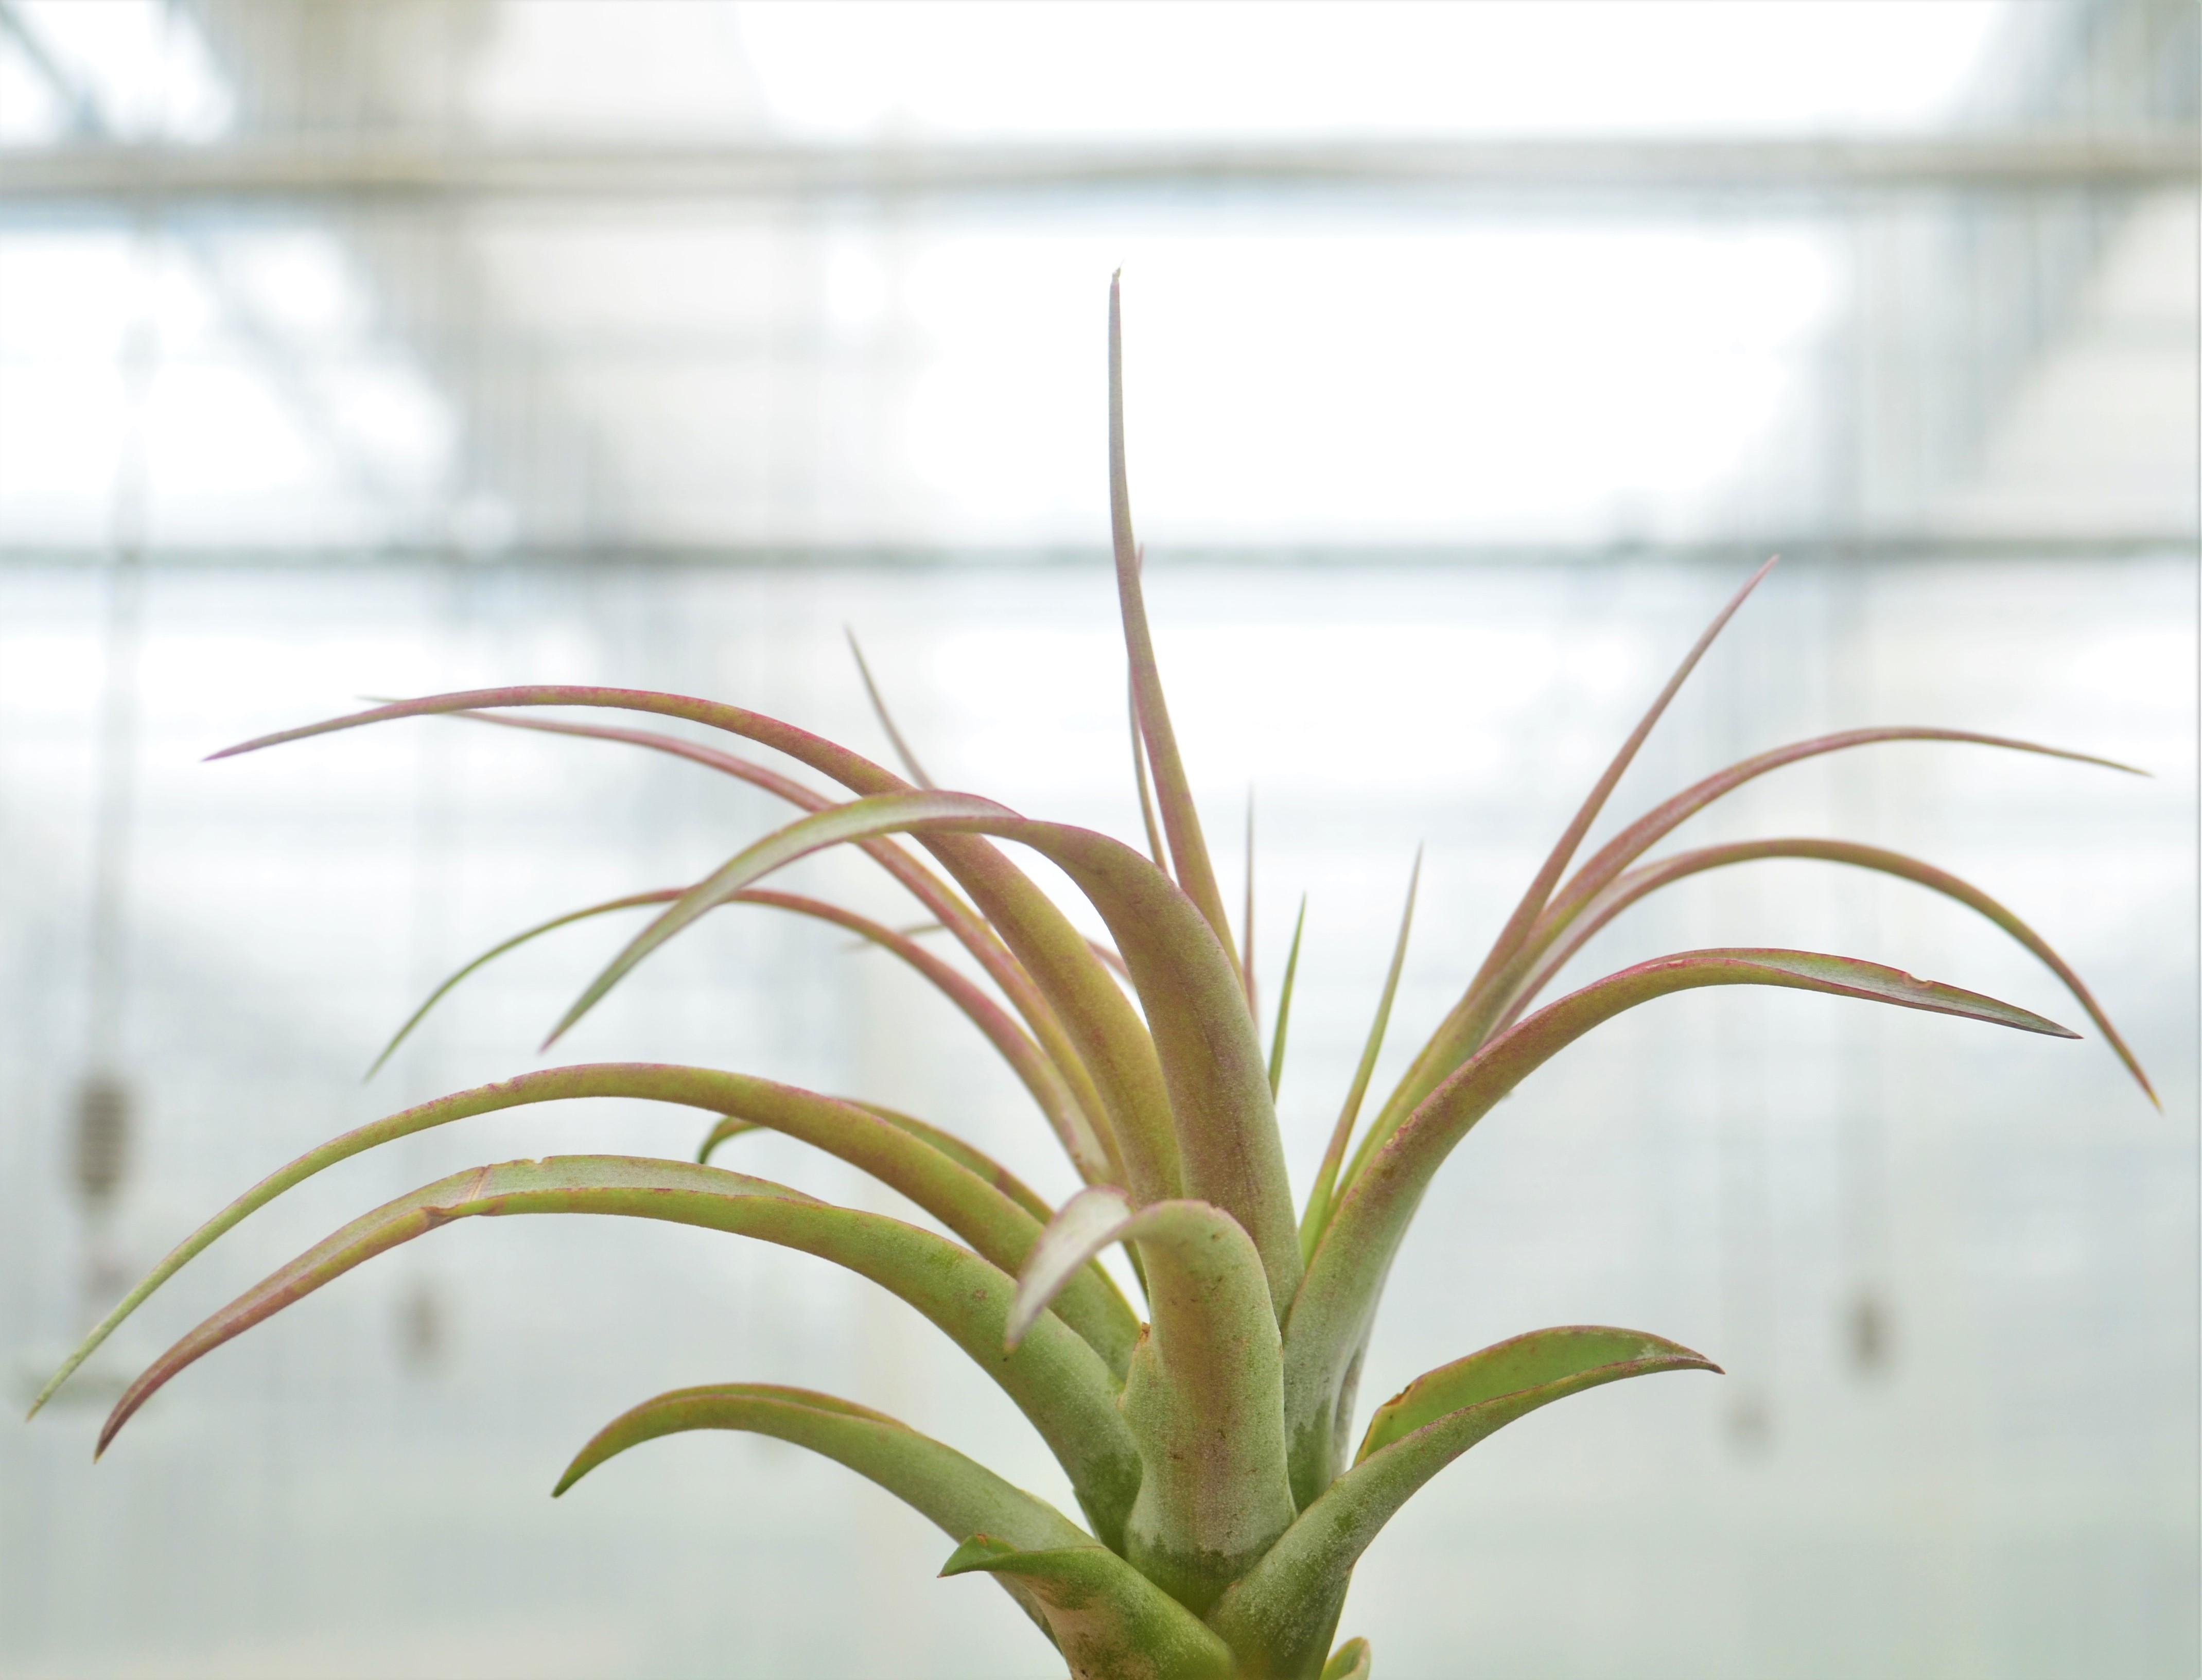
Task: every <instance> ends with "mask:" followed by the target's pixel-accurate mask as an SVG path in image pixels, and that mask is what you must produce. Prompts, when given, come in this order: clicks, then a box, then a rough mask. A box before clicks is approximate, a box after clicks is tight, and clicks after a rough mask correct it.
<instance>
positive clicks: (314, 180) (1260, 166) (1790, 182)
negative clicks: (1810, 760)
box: [0, 127, 2202, 206]
mask: <svg viewBox="0 0 2202 1680" xmlns="http://www.w3.org/2000/svg"><path fill="white" fill-rule="evenodd" d="M2198 181H2202V140H2199V139H2198V135H2197V131H2195V130H2194V129H2193V128H2187V127H2176V128H2151V129H2137V130H2131V131H2127V132H2088V131H2083V130H2076V129H2075V130H2070V131H2048V132H2034V131H2028V132H2016V133H1937V134H1924V135H1916V136H1911V135H1906V136H1874V137H1858V138H1851V139H1827V138H1799V137H1793V136H1783V137H1764V138H1752V137H1746V136H1737V137H1733V138H1719V139H1705V138H1698V139H1674V138H1658V137H1650V138H1644V139H1628V138H1611V139H1580V138H1539V139H1420V140H1416V139H1364V140H1304V141H1262V142H1234V141H1212V142H1211V141H1173V142H1167V143H1165V142H1155V143H1129V142H1110V143H1105V144H1104V143H1064V142H1057V141H1038V140H1035V141H1028V142H1026V141H1020V142H1014V143H1011V142H985V143H979V142H971V143H961V142H957V143H942V142H925V143H917V144H855V145H823V144H784V143H762V142H757V143H726V144H697V145H686V146H662V145H609V144H596V145H579V144H574V145H567V144H528V145H522V144H505V143H468V142H464V141H450V140H446V139H439V138H434V137H424V136H420V135H415V134H409V133H407V134H391V135H386V136H378V135H348V136H343V137H334V138H332V137H323V136H311V135H298V136H281V137H276V136H264V137H256V138H253V139H245V140H238V141H230V142H223V143H220V144H209V145H181V144H121V143H109V142H101V141H85V140H74V141H69V142H67V143H64V144H56V145H51V146H44V147H27V148H23V149H20V150H16V149H11V150H7V151H3V152H0V204H6V205H16V206H35V205H41V204H53V205H62V204H77V205H82V204H85V203H102V202H105V201H110V200H118V199H122V200H137V201H141V202H142V201H144V200H146V199H149V198H150V199H155V200H161V201H167V202H170V203H200V202H212V203H224V202H233V201H240V200H242V201H264V200H275V201H285V200H291V201H316V200H321V201H327V200H342V201H358V200H381V201H390V202H393V203H418V202H423V201H429V202H436V201H447V200H462V201H464V200H491V201H510V200H521V201H525V200H531V199H534V200H545V199H548V200H561V199H562V200H597V201H603V202H605V203H614V204H621V203H638V202H648V201H651V200H686V199H724V200H732V201H742V200H762V201H774V200H805V199H815V198H858V199H861V198H867V197H880V198H911V197H916V198H982V199H983V198H988V197H1032V196H1036V195H1044V196H1051V197H1059V196H1062V195H1065V194H1093V193H1100V194H1117V195H1126V194H1128V195H1134V196H1151V195H1154V194H1158V193H1159V194H1170V193H1182V192H1192V193H1198V194H1212V193H1218V192H1222V193H1257V194H1276V193H1291V192H1302V193H1306V192H1312V193H1316V194H1323V193H1333V194H1341V193H1342V194H1345V195H1348V196H1350V197H1357V198H1358V197H1367V196H1369V195H1370V194H1372V193H1375V194H1380V195H1381V194H1384V193H1405V194H1408V195H1410V196H1427V195H1430V194H1437V195H1440V196H1445V197H1455V196H1458V195H1461V194H1469V195H1473V196H1480V197H1490V196H1496V197H1500V198H1526V199H1533V200H1534V199H1543V198H1547V197H1553V196H1562V197H1571V198H1588V199H1591V200H1593V201H1595V200H1598V199H1599V198H1601V197H1608V198H1610V199H1612V200H1614V201H1615V202H1616V203H1640V201H1641V200H1642V198H1643V197H1646V195H1681V196H1685V197H1712V198H1715V199H1718V198H1722V197H1738V196H1740V197H1746V198H1760V197H1765V196H1767V195H1769V194H1770V195H1774V196H1776V197H1798V196H1803V197H1820V196H1827V195H1832V196H1835V197H1848V196H1852V195H1855V194H1858V193H1887V192H2005V193H2009V192H2020V193H2024V192H2068V191H2078V190H2131V189H2142V188H2150V187H2166V186H2191V185H2193V184H2195V183H2196V182H2198Z"/></svg>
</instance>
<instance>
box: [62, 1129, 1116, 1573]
mask: <svg viewBox="0 0 2202 1680" xmlns="http://www.w3.org/2000/svg"><path fill="white" fill-rule="evenodd" d="M517 1213H588V1214H608V1215H615V1216H622V1217H630V1218H644V1219H658V1220H665V1221H669V1222H671V1223H676V1224H686V1225H698V1226H702V1227H704V1228H706V1229H712V1230H721V1231H727V1232H729V1233H732V1234H733V1235H741V1236H748V1237H754V1238H756V1239H757V1240H759V1241H765V1242H772V1243H777V1244H779V1245H780V1246H781V1247H788V1248H795V1249H800V1250H802V1251H803V1252H804V1253H810V1254H815V1255H817V1256H818V1257H819V1258H820V1259H826V1260H830V1261H832V1262H833V1264H837V1265H840V1266H844V1267H846V1268H847V1269H848V1270H851V1271H855V1272H857V1273H860V1274H861V1275H863V1276H866V1277H868V1278H870V1279H871V1280H872V1281H873V1282H875V1283H878V1284H880V1286H882V1287H883V1288H886V1289H889V1290H891V1291H892V1292H893V1293H894V1294H897V1295H899V1296H900V1297H901V1298H902V1299H903V1300H905V1301H907V1302H909V1303H910V1306H914V1307H916V1309H917V1310H918V1311H919V1312H921V1313H923V1314H924V1315H925V1316H926V1317H927V1318H929V1319H931V1320H932V1321H933V1323H934V1324H935V1325H937V1326H938V1327H939V1329H941V1330H942V1331H944V1332H945V1334H946V1335H948V1337H949V1338H950V1340H951V1341H954V1342H955V1343H956V1344H957V1346H958V1347H961V1348H963V1351H964V1353H967V1354H969V1356H970V1357H971V1358H972V1359H974V1361H975V1362H976V1363H977V1364H978V1365H980V1368H981V1369H982V1370H984V1371H986V1374H987V1375H988V1376H991V1377H992V1378H993V1379H994V1381H995V1382H997V1383H998V1384H999V1385H1000V1386H1001V1388H1003V1390H1004V1392H1005V1393H1006V1394H1009V1396H1010V1399H1011V1400H1014V1401H1016V1404H1017V1406H1018V1409H1019V1410H1021V1411H1022V1412H1024V1414H1025V1416H1026V1417H1027V1418H1029V1419H1031V1421H1032V1423H1033V1427H1034V1428H1035V1429H1038V1430H1039V1434H1040V1435H1041V1437H1042V1439H1044V1440H1045V1441H1047V1443H1048V1445H1049V1447H1051V1449H1052V1450H1053V1451H1054V1453H1055V1454H1056V1457H1057V1460H1058V1462H1060V1463H1061V1464H1062V1465H1063V1469H1064V1471H1066V1472H1067V1473H1068V1474H1069V1477H1070V1480H1071V1485H1072V1486H1073V1487H1074V1488H1075V1489H1076V1490H1077V1492H1078V1494H1079V1498H1080V1502H1081V1503H1082V1504H1083V1506H1085V1509H1086V1514H1087V1515H1088V1517H1089V1518H1092V1520H1093V1522H1094V1523H1095V1524H1096V1525H1097V1527H1096V1530H1095V1531H1096V1532H1097V1533H1098V1534H1100V1535H1101V1536H1102V1537H1103V1538H1104V1540H1106V1539H1110V1538H1112V1537H1114V1536H1116V1535H1118V1534H1119V1533H1120V1532H1121V1530H1122V1520H1123V1513H1124V1512H1126V1511H1127V1510H1128V1509H1129V1507H1130V1504H1131V1499H1132V1495H1133V1493H1134V1492H1135V1491H1136V1489H1137V1487H1138V1483H1139V1458H1138V1453H1137V1452H1136V1450H1135V1449H1134V1448H1133V1445H1132V1442H1131V1439H1130V1436H1129V1435H1128V1433H1127V1431H1126V1429H1125V1428H1124V1425H1123V1421H1122V1418H1120V1417H1119V1416H1118V1414H1117V1412H1116V1382H1115V1381H1114V1379H1113V1378H1112V1377H1111V1376H1110V1374H1109V1371H1108V1368H1107V1367H1106V1366H1105V1365H1103V1364H1102V1363H1101V1360H1100V1359H1099V1357H1098V1355H1097V1354H1096V1353H1094V1352H1093V1350H1092V1348H1091V1347H1087V1346H1086V1343H1085V1342H1084V1341H1081V1340H1080V1338H1079V1337H1078V1336H1077V1335H1075V1333H1074V1332H1072V1331H1071V1330H1070V1329H1069V1328H1068V1327H1065V1326H1063V1325H1061V1324H1059V1323H1057V1322H1055V1321H1052V1320H1043V1321H1042V1322H1041V1323H1039V1324H1038V1325H1036V1326H1035V1327H1034V1328H1033V1331H1032V1333H1031V1334H1030V1335H1027V1337H1026V1338H1025V1340H1024V1341H1022V1343H1020V1344H1019V1346H1018V1347H1017V1348H1016V1351H1015V1352H1013V1353H1004V1351H1003V1348H1002V1325H1003V1322H1004V1318H1005V1317H1006V1316H1007V1314H1008V1311H1009V1305H1010V1295H1011V1293H1012V1290H1013V1285H1012V1283H1011V1282H1010V1279H1009V1278H1008V1277H1006V1276H1004V1275H1003V1274H1002V1273H1001V1272H1000V1271H999V1270H997V1269H996V1268H995V1267H993V1266H991V1265H989V1264H987V1263H986V1261H984V1260H982V1259H980V1258H979V1257H978V1256H977V1255H975V1254H974V1253H971V1252H970V1251H969V1250H968V1249H965V1248H962V1247H958V1246H957V1244H955V1243H952V1242H950V1241H947V1240H946V1239H945V1238H943V1237H938V1236H935V1235H933V1234H932V1233H931V1232H930V1231H923V1230H920V1229H917V1228H916V1226H913V1225H905V1224H904V1223H901V1222H900V1221H899V1220H895V1219H889V1218H887V1217H885V1216H884V1215H881V1214H876V1213H864V1212H860V1211H857V1210H855V1209H852V1208H845V1207H835V1206H833V1205H831V1204H830V1203H827V1202H821V1201H818V1200H815V1199H813V1198H811V1197H809V1196H805V1195H804V1194H801V1193H800V1192H798V1191H794V1190H790V1189H788V1188H786V1187H785V1186H783V1185H779V1184H774V1183H772V1182H769V1181H768V1180H765V1179H761V1178H751V1177H748V1176H745V1175H744V1174H740V1173H732V1172H727V1171H725V1170H722V1169H721V1168H718V1167H705V1166H698V1165H695V1164H692V1163H689V1162H685V1161H659V1160H651V1159H647V1158H639V1157H634V1156H620V1155H569V1156H555V1157H552V1158H550V1159H547V1160H542V1161H508V1162H505V1163H503V1164H501V1165H495V1166H483V1167H477V1168H474V1169H473V1170H469V1171H466V1172H460V1173H454V1174H452V1175H451V1176H450V1177H448V1178H445V1179H440V1180H439V1181H438V1182H435V1183H433V1184H429V1185H426V1186H424V1187H422V1188H421V1189H418V1190H415V1191H414V1192H412V1193H411V1194H409V1195H404V1196H400V1197H398V1198H397V1200H394V1201H391V1202H388V1203H386V1204H385V1205H383V1206H381V1207H380V1208H377V1209H375V1210H374V1211H373V1212H371V1213H368V1214H364V1215H362V1217H359V1218H357V1219H355V1220H353V1221H352V1222H351V1223H350V1224H348V1225H346V1226H344V1227H343V1228H342V1229H339V1230H338V1231H336V1232H334V1233H333V1234H332V1235H329V1236H327V1237H326V1238H324V1239H323V1240H322V1241H321V1242H319V1243H317V1244H315V1246H314V1247H312V1248H310V1249H309V1250H307V1251H306V1252H305V1253H303V1254H301V1255H300V1256H298V1257H297V1259H294V1260H292V1261H291V1263H290V1264H287V1265H286V1266H284V1267H282V1268H280V1270H277V1271H275V1272H274V1273H271V1274H270V1275H269V1276H268V1277H266V1278H264V1279H263V1280H262V1282H259V1283H258V1284H256V1285H255V1286H254V1287H253V1288H250V1289H248V1290H247V1291H245V1293H244V1294H242V1295H239V1296H238V1298H237V1299H236V1300H233V1301H232V1302H231V1303H230V1304H229V1305H228V1306H226V1307H224V1308H222V1309H221V1311H220V1312H216V1313H215V1314H214V1315H213V1316H212V1317H209V1318H208V1319H206V1320H205V1321H204V1322H203V1323H201V1324H200V1325H199V1326H198V1327H197V1329H194V1330H192V1331H191V1332H190V1333H189V1334H188V1335H185V1336H184V1337H183V1338H182V1339H181V1340H180V1341H178V1342H177V1343H176V1344H175V1345H174V1347H171V1348H169V1350H168V1352H167V1353H164V1354H162V1356H161V1358H160V1359H157V1360H156V1361H155V1362H154V1363H153V1365H151V1366H150V1367H149V1368H148V1369H147V1370H146V1371H144V1374H143V1375H141V1376H139V1377H138V1379H137V1381H136V1382H132V1384H131V1385H130V1387H129V1388H128V1389H127V1390H126V1391H125V1393H124V1394H123V1396H122V1398H121V1400H118V1401H117V1402H116V1403H115V1410H114V1412H112V1414H110V1415H109V1418H108V1420H107V1424H106V1426H105V1427H104V1428H103V1429H102V1430H101V1432H100V1437H99V1450H100V1451H104V1450H105V1449H106V1447H107V1445H108V1443H109V1441H112V1440H113V1439H114V1438H115V1432H116V1431H117V1430H118V1429H121V1427H122V1425H123V1424H125V1423H127V1422H128V1421H129V1419H130V1418H131V1417H132V1415H133V1414H134V1413H135V1412H137V1410H138V1407H139V1406H143V1405H144V1403H145V1401H146V1400H148V1399H150V1397H151V1396H152V1395H153V1394H155V1393H156V1391H158V1390H159V1389H160V1388H162V1386H163V1385H164V1384H165V1383H167V1382H168V1381H169V1380H170V1379H171V1378H172V1377H174V1376H175V1375H176V1374H177V1373H178V1372H180V1371H183V1370H184V1369H185V1367H186V1366H188V1365H191V1364H192V1363H194V1362H195V1361H197V1359H202V1358H203V1357H204V1356H205V1355H206V1354H208V1353H211V1352H212V1351H213V1350H214V1349H215V1348H216V1347H220V1346H221V1344H222V1343H223V1342H225V1341H229V1340H230V1339H231V1338H232V1337H233V1336H236V1335H241V1334H242V1333H243V1332H244V1331H245V1330H247V1329H250V1328H251V1327H252V1326H253V1325H255V1324H256V1323H260V1322H261V1321H262V1320H263V1319H266V1318H268V1317H272V1316H274V1314H275V1313H277V1312H281V1311H282V1310H283V1309H284V1308H285V1307H286V1306H291V1304H292V1303H293V1302H295V1301H297V1300H303V1298H304V1297H306V1296H307V1295H309V1294H312V1293H313V1292H314V1291H315V1290H316V1289H319V1288H321V1286H322V1285H324V1284H326V1283H328V1282H333V1280H334V1279H336V1278H338V1277H340V1276H343V1275H344V1273H345V1272H347V1271H350V1270H351V1269H352V1268H353V1267H355V1266H357V1265H360V1264H364V1263H365V1262H366V1261H368V1260H369V1259H373V1258H374V1256H375V1255H377V1254H380V1253H384V1252H386V1251H387V1250H389V1249H391V1248H394V1247H397V1246H399V1245H400V1244H402V1243H405V1242H409V1241H412V1240H413V1239H414V1238H415V1237H418V1236H422V1235H426V1234H427V1232H429V1231H432V1230H434V1229H436V1228H437V1227H439V1226H440V1225H445V1224H449V1223H450V1222H451V1221H453V1220H455V1219H463V1218H468V1217H479V1216H491V1215H503V1214H517Z"/></svg>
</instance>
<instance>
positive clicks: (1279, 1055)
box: [1269, 893, 1308, 1102]
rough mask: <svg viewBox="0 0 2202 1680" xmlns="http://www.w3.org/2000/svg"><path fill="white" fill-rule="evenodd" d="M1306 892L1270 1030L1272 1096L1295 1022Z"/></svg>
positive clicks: (1280, 1080) (1294, 920)
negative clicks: (1294, 997)
mask: <svg viewBox="0 0 2202 1680" xmlns="http://www.w3.org/2000/svg"><path fill="white" fill-rule="evenodd" d="M1307 906H1308V901H1307V894H1306V893H1301V894H1300V913H1299V914H1298V916H1297V917H1293V918H1292V948H1291V949H1290V950H1289V951H1287V952H1286V953H1285V978H1284V983H1283V984H1282V985H1281V986H1280V987H1278V988H1277V1023H1276V1025H1275V1027H1274V1028H1273V1029H1271V1030H1270V1033H1269V1099H1270V1100H1271V1101H1273V1102H1274V1101H1275V1099H1276V1095H1277V1088H1278V1087H1279V1086H1281V1085H1282V1084H1283V1083H1284V1082H1285V1029H1286V1028H1288V1027H1290V1026H1291V1025H1292V982H1293V981H1296V980H1298V978H1299V972H1300V935H1301V934H1304V933H1305V932H1306V931H1307Z"/></svg>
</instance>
